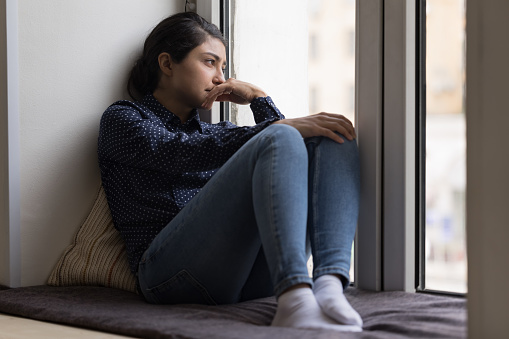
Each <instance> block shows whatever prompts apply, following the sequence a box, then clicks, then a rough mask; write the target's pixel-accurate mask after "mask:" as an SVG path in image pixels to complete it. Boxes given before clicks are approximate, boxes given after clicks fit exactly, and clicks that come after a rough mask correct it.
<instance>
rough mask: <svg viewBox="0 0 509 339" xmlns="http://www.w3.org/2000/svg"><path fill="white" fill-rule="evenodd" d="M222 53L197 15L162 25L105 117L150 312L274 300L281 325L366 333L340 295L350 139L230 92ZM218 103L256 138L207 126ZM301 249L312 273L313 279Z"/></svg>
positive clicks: (346, 254)
mask: <svg viewBox="0 0 509 339" xmlns="http://www.w3.org/2000/svg"><path fill="white" fill-rule="evenodd" d="M225 65H226V54H225V41H224V39H223V37H222V35H221V33H220V31H219V30H218V29H217V27H216V26H214V25H211V24H210V23H208V22H206V21H205V20H204V19H202V18H201V17H200V16H198V15H196V14H193V13H180V14H176V15H174V16H171V17H169V18H167V19H165V20H163V21H162V22H161V23H160V24H159V25H158V26H157V27H155V28H154V30H153V31H152V32H151V34H150V35H149V36H148V38H147V39H146V41H145V45H144V50H143V54H142V56H141V58H140V59H139V60H138V61H137V62H136V64H135V66H134V68H133V70H132V71H131V75H130V78H129V83H128V90H129V93H130V95H131V96H132V97H133V99H138V101H133V102H131V101H119V102H116V103H114V104H113V105H112V106H110V107H109V108H108V109H107V110H106V112H105V113H104V115H103V117H102V119H101V127H100V135H99V148H98V152H99V165H100V169H101V176H102V181H103V185H104V188H105V191H106V195H107V198H108V203H109V205H110V208H111V212H112V215H113V220H114V223H115V226H116V228H117V229H118V230H119V231H120V233H121V235H122V237H123V239H124V241H125V243H126V248H127V252H128V256H129V264H130V267H131V270H132V271H133V273H134V274H135V275H136V276H137V279H138V283H139V291H140V293H141V294H142V295H143V296H144V298H145V299H146V300H147V301H148V302H150V303H170V304H175V303H200V304H225V303H236V302H240V301H243V300H250V299H254V298H261V297H266V296H271V295H274V294H275V295H276V297H277V300H278V307H277V312H276V315H275V318H274V320H273V322H272V325H273V326H284V327H301V328H327V329H332V330H336V331H361V330H362V320H361V318H360V316H359V314H358V313H357V312H356V311H355V310H354V309H353V308H352V307H351V306H350V304H349V303H348V301H347V300H346V298H345V297H344V295H343V289H344V288H346V286H347V285H348V283H349V275H348V272H349V264H350V249H351V245H352V240H353V237H354V233H355V226H356V220H357V214H358V199H359V197H358V195H359V177H358V176H359V173H358V172H359V170H358V155H357V148H356V143H355V141H354V138H355V131H354V128H353V126H352V124H351V123H350V121H348V120H347V119H346V118H344V117H343V116H340V115H334V114H327V113H321V114H318V115H313V116H309V117H305V118H298V119H284V116H283V115H282V114H281V113H280V112H279V110H278V109H277V108H276V106H275V105H274V103H273V102H272V100H271V98H270V97H268V96H267V94H266V93H265V92H263V90H261V89H260V88H258V87H256V86H254V85H252V84H249V83H245V82H241V81H238V80H236V79H228V80H225V79H224V76H223V68H224V67H225ZM215 101H230V102H234V103H237V104H250V105H251V106H250V107H251V109H252V111H253V114H254V118H255V121H256V123H257V124H256V125H255V126H248V127H238V126H235V125H233V124H231V123H229V122H221V123H219V124H207V123H204V122H201V121H200V119H199V116H198V113H197V108H206V109H210V108H211V107H212V104H213V103H214V102H215ZM306 243H308V244H309V245H310V248H311V251H312V254H313V262H314V271H313V279H314V281H313V279H311V278H310V277H309V274H308V271H307V265H306V263H307V259H308V257H309V254H308V251H307V250H306Z"/></svg>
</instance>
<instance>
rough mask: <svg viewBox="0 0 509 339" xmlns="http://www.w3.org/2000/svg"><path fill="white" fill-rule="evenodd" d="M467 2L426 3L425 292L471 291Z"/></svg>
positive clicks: (430, 0)
mask: <svg viewBox="0 0 509 339" xmlns="http://www.w3.org/2000/svg"><path fill="white" fill-rule="evenodd" d="M464 103H465V0H426V188H425V190H426V226H425V227H426V230H425V233H426V240H425V241H426V243H425V260H426V262H425V270H426V271H425V277H426V279H425V286H424V287H425V288H426V289H432V290H444V291H450V292H460V293H466V291H467V263H466V242H465V186H466V134H465V133H466V130H465V104H464Z"/></svg>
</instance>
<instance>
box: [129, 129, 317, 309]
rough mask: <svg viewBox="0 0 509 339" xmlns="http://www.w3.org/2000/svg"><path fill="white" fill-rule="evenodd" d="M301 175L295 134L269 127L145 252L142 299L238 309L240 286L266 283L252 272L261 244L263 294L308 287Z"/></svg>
mask: <svg viewBox="0 0 509 339" xmlns="http://www.w3.org/2000/svg"><path fill="white" fill-rule="evenodd" d="M307 173H308V168H307V152H306V148H305V145H304V142H303V140H302V137H301V136H300V134H299V133H298V132H297V130H295V129H294V128H292V127H290V126H285V125H273V126H269V127H268V128H267V129H265V130H264V131H262V132H260V133H259V134H258V135H257V136H255V137H254V138H253V139H251V140H250V141H249V142H248V143H246V145H244V146H243V147H242V148H241V149H240V150H239V151H238V152H237V153H236V154H235V155H234V156H233V157H232V158H231V159H230V160H229V161H228V162H227V163H226V164H225V165H224V166H223V167H222V168H221V169H220V170H219V171H218V172H217V173H216V174H215V175H214V176H213V177H212V178H211V180H210V181H209V182H208V183H207V184H206V185H205V186H204V188H203V189H202V190H201V191H200V192H199V193H198V194H197V195H196V196H195V197H194V198H193V199H192V200H191V201H190V202H189V203H188V205H186V207H185V208H184V209H183V210H182V211H181V212H180V213H179V214H178V215H177V216H176V217H175V218H174V219H173V220H172V221H171V222H170V223H169V224H168V225H167V226H166V227H165V228H164V229H163V230H162V231H161V232H160V233H159V234H158V236H157V237H156V238H155V239H154V241H153V242H152V244H151V245H150V247H149V248H148V249H147V251H146V252H145V254H144V255H143V257H142V261H141V262H140V265H139V272H138V274H139V282H140V287H141V290H142V293H143V295H144V296H145V298H146V299H147V300H148V301H150V302H153V303H193V302H194V303H210V304H214V303H218V304H221V303H234V302H238V301H240V300H242V299H243V298H244V297H247V295H246V296H243V293H244V287H245V285H246V282H248V281H249V282H250V283H249V284H251V285H252V284H253V283H252V282H251V278H253V279H257V278H256V277H260V278H259V279H266V277H267V274H263V269H264V268H263V265H261V266H260V265H258V264H257V265H255V263H256V262H260V261H261V260H262V256H261V255H260V249H261V246H262V244H263V252H264V256H265V258H266V259H267V260H266V261H267V266H268V269H269V272H270V277H271V279H272V281H271V282H266V281H264V282H263V285H264V286H267V284H269V285H270V283H271V284H272V285H273V286H274V291H273V292H274V293H275V294H276V295H280V294H281V293H282V292H283V291H284V290H286V289H288V288H289V287H291V286H293V285H296V284H299V283H306V284H309V285H311V284H312V282H311V279H310V278H309V276H308V273H307V267H306V261H307V260H306V259H307V258H306V255H305V238H306V225H305V223H306V222H305V221H306V216H307ZM257 270H261V271H262V273H258V272H257ZM249 284H248V285H249ZM246 287H247V286H246ZM265 289H267V288H265ZM248 292H249V293H248ZM265 293H266V292H265ZM244 294H248V295H249V294H251V295H252V292H250V291H246V292H245V293H244Z"/></svg>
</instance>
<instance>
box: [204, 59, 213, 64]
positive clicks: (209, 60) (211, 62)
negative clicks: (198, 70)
mask: <svg viewBox="0 0 509 339" xmlns="http://www.w3.org/2000/svg"><path fill="white" fill-rule="evenodd" d="M214 61H215V60H214V59H207V60H205V62H206V63H207V64H210V65H213V64H214Z"/></svg>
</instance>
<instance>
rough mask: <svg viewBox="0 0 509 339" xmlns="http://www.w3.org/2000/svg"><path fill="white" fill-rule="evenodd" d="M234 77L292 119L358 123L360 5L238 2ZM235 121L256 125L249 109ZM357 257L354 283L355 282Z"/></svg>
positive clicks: (237, 111) (326, 0)
mask: <svg viewBox="0 0 509 339" xmlns="http://www.w3.org/2000/svg"><path fill="white" fill-rule="evenodd" d="M233 8H234V12H233V13H232V25H233V29H232V32H233V35H232V40H231V41H232V46H231V48H232V55H233V60H232V63H233V76H234V77H236V78H238V79H240V80H243V81H248V82H252V83H254V84H256V85H258V86H260V87H261V88H263V89H264V90H265V91H266V92H267V93H268V94H269V95H270V96H271V97H272V98H273V100H274V101H275V103H276V104H277V105H278V107H279V108H280V109H281V111H282V112H283V114H285V116H286V117H287V118H294V117H300V116H305V115H309V114H314V113H319V112H330V113H339V114H342V115H345V116H346V117H348V118H349V119H350V120H352V121H354V120H355V114H354V102H355V98H354V86H353V85H352V84H354V83H355V47H354V46H355V1H351V0H340V1H338V0H296V1H292V2H291V4H290V3H289V2H276V1H272V0H261V1H257V2H254V1H235V2H234V6H233ZM231 111H232V117H231V120H232V121H233V122H235V123H237V124H239V125H243V124H252V123H253V121H252V117H251V115H252V114H251V112H250V111H249V108H248V107H244V106H239V107H235V105H233V107H232V110H231ZM353 266H354V265H353V256H352V265H351V268H352V271H351V278H352V280H353Z"/></svg>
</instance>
